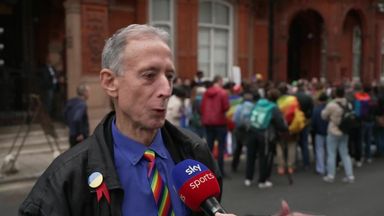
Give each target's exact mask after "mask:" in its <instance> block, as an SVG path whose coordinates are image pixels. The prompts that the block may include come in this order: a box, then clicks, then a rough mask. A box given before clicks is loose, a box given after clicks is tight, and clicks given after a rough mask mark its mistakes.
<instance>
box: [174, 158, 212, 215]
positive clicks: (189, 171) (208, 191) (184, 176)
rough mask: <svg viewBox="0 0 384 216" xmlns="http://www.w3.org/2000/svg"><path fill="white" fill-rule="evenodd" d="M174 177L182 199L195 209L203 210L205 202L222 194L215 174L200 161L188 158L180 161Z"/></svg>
mask: <svg viewBox="0 0 384 216" xmlns="http://www.w3.org/2000/svg"><path fill="white" fill-rule="evenodd" d="M172 177H173V180H174V184H175V189H176V191H177V192H178V194H179V196H180V199H181V200H182V201H183V202H184V203H185V204H186V205H187V206H188V207H189V208H190V209H192V210H194V211H201V205H202V204H203V202H205V201H206V200H207V199H209V198H212V197H216V198H218V197H219V195H220V187H219V183H218V181H217V179H216V177H215V175H214V174H213V173H212V171H211V170H209V169H208V168H207V167H206V166H205V165H204V164H202V163H200V162H198V161H195V160H191V159H187V160H184V161H182V162H180V163H178V164H177V165H176V166H175V168H174V169H173V171H172Z"/></svg>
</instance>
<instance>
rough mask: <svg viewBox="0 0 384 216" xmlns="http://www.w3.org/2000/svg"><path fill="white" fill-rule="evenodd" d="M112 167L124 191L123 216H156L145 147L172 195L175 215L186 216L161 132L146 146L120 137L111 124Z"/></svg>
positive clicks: (185, 208) (123, 136)
mask: <svg viewBox="0 0 384 216" xmlns="http://www.w3.org/2000/svg"><path fill="white" fill-rule="evenodd" d="M112 136H113V140H114V154H115V155H114V156H115V167H116V170H117V174H118V175H119V178H120V182H121V185H122V187H123V189H124V199H123V205H122V212H123V215H125V216H128V215H138V216H140V215H143V216H144V215H145V216H152V215H157V206H156V203H155V199H154V198H153V194H152V190H151V187H150V184H149V181H148V177H147V164H148V162H147V161H146V160H145V159H144V158H143V155H144V152H145V150H147V149H148V148H149V149H151V150H153V151H154V152H156V167H157V169H158V170H159V172H160V175H161V177H162V179H163V181H164V182H166V183H167V186H168V189H169V192H170V194H171V201H172V208H173V211H174V212H175V215H177V216H183V215H189V214H190V213H189V210H187V207H186V206H185V205H184V203H182V201H181V200H180V198H179V196H178V194H177V192H176V191H175V189H174V187H173V185H174V184H173V179H172V169H173V168H174V166H175V164H174V162H173V160H172V158H171V156H170V154H169V152H168V150H167V149H166V148H165V146H164V142H163V138H162V136H161V132H160V130H158V132H157V134H156V137H155V139H154V140H153V142H152V143H151V145H150V146H149V147H147V146H145V145H143V144H141V143H138V142H136V141H134V140H132V139H130V138H129V137H126V136H125V135H123V134H122V133H121V132H120V131H119V130H118V129H117V127H116V125H115V122H114V123H113V124H112Z"/></svg>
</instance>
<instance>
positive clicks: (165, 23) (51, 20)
mask: <svg viewBox="0 0 384 216" xmlns="http://www.w3.org/2000/svg"><path fill="white" fill-rule="evenodd" d="M270 1H272V0H38V1H34V2H35V3H34V4H32V3H30V2H31V1H21V0H20V1H18V0H8V1H5V2H6V3H1V4H0V16H2V17H8V18H9V17H11V18H12V17H13V18H14V19H17V17H18V16H21V17H22V18H21V20H19V22H20V23H21V24H22V25H21V26H22V27H21V29H19V30H20V31H21V32H23V33H25V35H26V36H25V38H24V39H26V40H27V41H26V42H22V45H21V46H16V45H14V46H15V47H19V48H20V49H21V51H20V54H21V56H22V57H20V58H19V59H18V62H19V63H20V65H21V64H22V65H24V66H23V67H24V70H22V71H23V72H21V73H27V77H33V76H34V75H35V74H34V70H31V69H27V68H36V67H37V66H38V65H39V63H41V62H42V61H43V60H44V58H45V56H46V55H47V54H48V53H54V54H56V56H57V62H56V64H57V65H56V67H57V68H58V69H59V70H61V71H63V73H64V74H65V75H66V80H67V91H66V95H67V96H68V97H71V96H74V95H75V86H76V85H77V84H78V83H80V82H87V83H89V84H90V85H91V88H92V97H91V98H90V101H89V104H90V108H91V116H93V117H98V116H101V115H102V114H103V113H105V111H106V110H107V109H108V108H106V107H108V106H107V105H108V99H107V98H106V97H101V96H99V95H104V94H103V91H102V90H101V89H100V88H99V87H98V72H99V70H100V54H101V49H102V46H103V44H104V40H105V39H106V38H107V37H108V36H110V35H111V34H112V33H113V32H115V31H116V30H117V29H119V28H121V27H124V26H127V25H129V24H132V23H150V24H152V25H155V26H159V27H162V28H165V29H166V30H167V31H168V32H169V33H170V35H171V36H172V41H171V43H170V46H171V48H172V49H173V51H174V60H175V65H176V69H177V73H178V76H179V77H181V78H183V79H186V78H189V79H192V78H193V77H194V75H195V73H196V71H197V70H202V71H204V74H205V76H206V77H207V78H211V77H213V76H214V75H216V74H222V75H223V76H225V77H227V78H229V79H232V70H233V66H238V67H239V68H240V70H241V75H242V77H243V79H248V78H250V77H251V76H252V75H253V74H255V73H260V74H262V75H263V77H264V78H269V79H272V80H276V81H280V80H287V81H291V80H294V79H298V78H312V77H318V78H325V79H326V80H329V81H331V82H341V81H342V80H343V79H345V78H348V79H359V80H361V81H364V82H368V81H374V80H379V79H381V78H382V77H383V76H384V66H383V63H384V13H383V11H382V10H381V9H382V7H380V6H381V5H380V4H379V1H378V0H340V1H334V0H273V2H274V8H273V12H274V25H273V32H274V37H273V43H272V44H273V54H274V55H273V56H274V57H273V59H272V66H273V67H272V69H271V70H270V71H271V72H272V74H269V73H268V61H269V58H268V56H269V46H268V40H269V18H268V11H269V4H270ZM28 2H29V3H28ZM10 22H11V21H9V22H8V23H7V22H6V23H0V24H2V25H11V24H10ZM15 32H16V31H15ZM15 32H13V33H12V32H11V34H15V35H16V33H15ZM28 53H29V54H28ZM10 55H11V54H10ZM6 64H7V63H6ZM23 76H24V77H25V75H23ZM33 80H34V79H28V80H26V81H25V82H26V83H27V85H26V86H27V88H33V87H31V86H33V83H32V82H33Z"/></svg>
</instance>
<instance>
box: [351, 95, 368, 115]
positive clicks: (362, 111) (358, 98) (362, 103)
mask: <svg viewBox="0 0 384 216" xmlns="http://www.w3.org/2000/svg"><path fill="white" fill-rule="evenodd" d="M370 104H371V96H369V94H367V93H364V92H363V93H361V92H359V93H356V94H355V100H354V112H355V114H356V116H357V117H358V118H360V119H364V118H367V117H368V116H369V115H370V114H369V112H370V111H369V107H370Z"/></svg>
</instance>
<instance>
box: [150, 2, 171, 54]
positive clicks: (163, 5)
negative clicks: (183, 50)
mask: <svg viewBox="0 0 384 216" xmlns="http://www.w3.org/2000/svg"><path fill="white" fill-rule="evenodd" d="M173 1H174V0H150V1H149V24H150V25H152V26H155V27H158V28H161V29H164V30H165V31H167V32H168V33H169V35H170V41H169V44H168V45H169V47H170V48H171V50H173V46H174V45H173V41H174V39H173V38H174V34H173V30H174V29H173V5H174V3H173Z"/></svg>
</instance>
